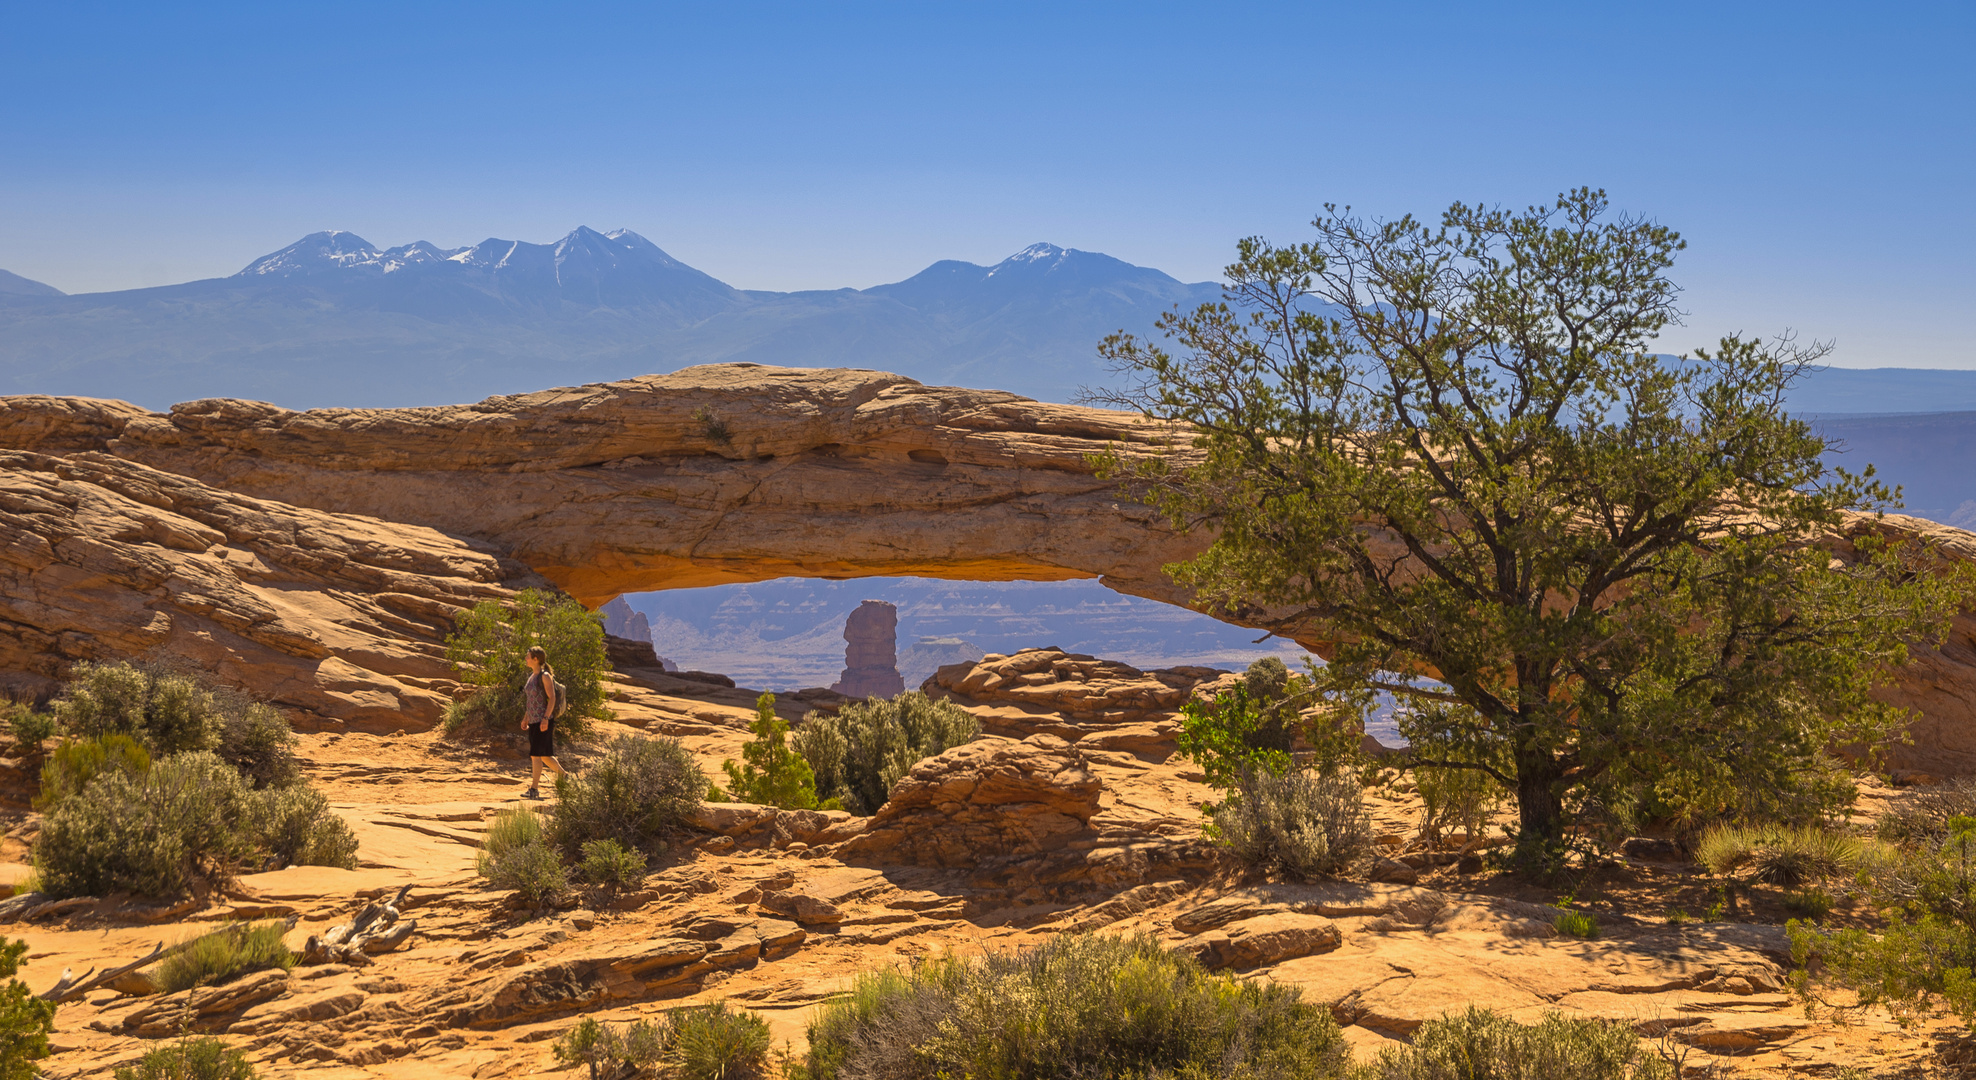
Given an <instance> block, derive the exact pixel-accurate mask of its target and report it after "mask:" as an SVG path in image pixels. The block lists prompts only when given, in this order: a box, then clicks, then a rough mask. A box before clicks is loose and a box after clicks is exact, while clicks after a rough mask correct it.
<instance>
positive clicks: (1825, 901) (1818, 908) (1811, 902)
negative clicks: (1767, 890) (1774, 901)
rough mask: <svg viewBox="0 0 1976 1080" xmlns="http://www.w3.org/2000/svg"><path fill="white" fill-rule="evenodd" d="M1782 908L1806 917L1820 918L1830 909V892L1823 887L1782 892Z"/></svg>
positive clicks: (1828, 912)
mask: <svg viewBox="0 0 1976 1080" xmlns="http://www.w3.org/2000/svg"><path fill="white" fill-rule="evenodd" d="M1784 909H1785V910H1786V911H1789V912H1792V913H1793V914H1796V915H1802V916H1804V917H1805V918H1807V919H1822V918H1824V917H1825V916H1826V915H1828V914H1830V913H1831V911H1832V894H1831V893H1828V892H1826V891H1825V890H1824V889H1798V890H1795V891H1793V892H1788V893H1785V894H1784Z"/></svg>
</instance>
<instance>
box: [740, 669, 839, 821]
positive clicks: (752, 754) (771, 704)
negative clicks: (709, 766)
mask: <svg viewBox="0 0 1976 1080" xmlns="http://www.w3.org/2000/svg"><path fill="white" fill-rule="evenodd" d="M748 730H749V731H750V732H752V733H753V734H754V736H755V737H754V738H752V739H750V740H748V742H747V745H745V746H743V747H742V748H741V760H742V762H743V764H740V765H736V764H735V763H734V762H733V761H724V762H722V763H721V769H722V770H723V771H724V772H726V773H727V791H728V794H729V795H731V796H732V797H733V798H734V799H736V800H738V801H740V802H750V803H759V804H761V805H763V806H778V807H781V808H782V809H784V810H815V809H817V808H818V807H819V806H822V807H823V808H824V809H827V810H837V809H841V808H842V807H841V804H839V803H838V802H837V800H835V799H826V800H823V801H822V802H819V801H818V799H817V796H816V774H815V773H814V772H813V771H811V769H810V765H809V762H807V761H804V760H803V756H802V755H801V754H798V753H797V752H796V751H794V750H792V749H790V747H789V740H788V735H789V723H788V721H786V720H784V719H782V718H781V717H779V716H777V715H775V695H774V694H763V695H762V696H761V697H759V698H757V699H755V719H754V722H753V723H750V724H749V725H748Z"/></svg>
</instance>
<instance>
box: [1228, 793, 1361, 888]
mask: <svg viewBox="0 0 1976 1080" xmlns="http://www.w3.org/2000/svg"><path fill="white" fill-rule="evenodd" d="M1210 835H1211V836H1212V837H1213V839H1214V841H1215V842H1216V843H1217V844H1220V845H1221V846H1222V847H1224V848H1226V849H1227V850H1228V851H1229V852H1230V853H1231V854H1233V855H1234V856H1235V857H1236V858H1238V859H1240V860H1242V861H1243V862H1245V863H1247V864H1249V865H1250V866H1256V867H1262V868H1265V869H1269V870H1276V871H1280V872H1282V873H1285V874H1288V875H1290V876H1291V877H1296V878H1302V879H1304V880H1311V879H1315V878H1322V877H1327V876H1330V875H1333V874H1336V873H1338V872H1340V871H1342V870H1344V869H1345V868H1347V867H1349V866H1351V865H1352V864H1353V863H1355V862H1358V861H1359V860H1361V859H1363V858H1365V856H1366V854H1367V853H1368V852H1370V851H1371V850H1372V823H1371V820H1370V819H1369V818H1368V817H1367V816H1366V812H1365V794H1364V791H1363V789H1361V788H1360V786H1359V783H1358V781H1357V779H1355V778H1354V777H1351V776H1347V775H1342V774H1339V775H1332V776H1314V775H1311V774H1309V773H1305V772H1299V771H1296V770H1291V771H1288V772H1283V773H1276V772H1272V771H1270V770H1269V769H1260V768H1258V769H1244V770H1243V771H1242V773H1241V777H1240V779H1238V780H1237V781H1236V783H1235V787H1234V789H1233V790H1232V791H1230V792H1229V797H1228V798H1227V800H1226V801H1224V802H1223V803H1222V805H1221V806H1220V807H1218V808H1216V809H1215V811H1214V816H1213V824H1212V827H1211V830H1210Z"/></svg>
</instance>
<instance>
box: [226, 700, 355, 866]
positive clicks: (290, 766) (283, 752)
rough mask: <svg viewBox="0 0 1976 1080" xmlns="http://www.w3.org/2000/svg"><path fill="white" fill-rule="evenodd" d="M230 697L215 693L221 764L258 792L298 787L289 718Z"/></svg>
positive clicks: (300, 772)
mask: <svg viewBox="0 0 1976 1080" xmlns="http://www.w3.org/2000/svg"><path fill="white" fill-rule="evenodd" d="M230 696H231V695H226V694H224V693H219V692H216V693H215V697H216V698H218V699H220V700H221V705H222V708H221V723H220V742H219V755H220V758H221V760H223V761H225V762H226V763H227V764H229V765H231V766H233V767H234V768H235V769H238V770H239V771H240V775H241V776H243V777H245V778H246V779H247V782H248V783H249V784H251V785H253V786H254V787H257V788H277V787H287V786H289V785H291V784H296V783H300V782H301V779H302V767H301V765H300V764H299V763H298V762H297V761H296V760H295V729H294V728H292V727H290V726H289V723H288V718H287V717H285V716H283V715H281V713H279V712H277V711H275V709H274V708H272V707H271V706H268V705H265V704H262V703H261V702H258V701H250V700H245V699H241V700H238V701H230V700H227V699H228V698H229V697H230ZM228 705H231V706H233V707H231V708H228V707H226V706H228ZM324 865H331V864H324Z"/></svg>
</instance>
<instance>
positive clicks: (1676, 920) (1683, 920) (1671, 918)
mask: <svg viewBox="0 0 1976 1080" xmlns="http://www.w3.org/2000/svg"><path fill="white" fill-rule="evenodd" d="M1694 921H1695V917H1694V916H1693V915H1690V914H1688V913H1687V912H1685V911H1683V910H1681V909H1680V908H1678V907H1676V908H1668V909H1667V925H1669V926H1686V925H1688V924H1689V923H1691V922H1694Z"/></svg>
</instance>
